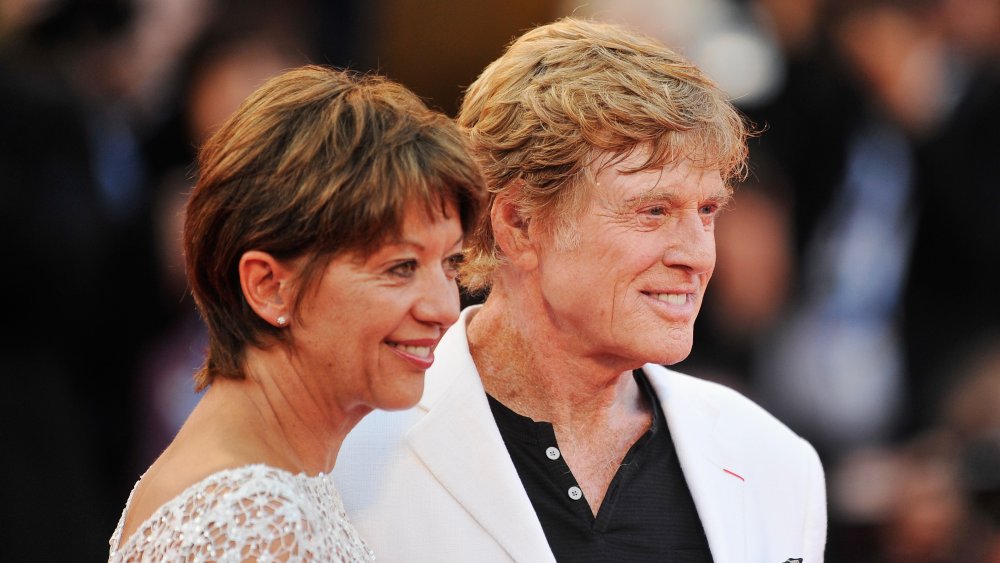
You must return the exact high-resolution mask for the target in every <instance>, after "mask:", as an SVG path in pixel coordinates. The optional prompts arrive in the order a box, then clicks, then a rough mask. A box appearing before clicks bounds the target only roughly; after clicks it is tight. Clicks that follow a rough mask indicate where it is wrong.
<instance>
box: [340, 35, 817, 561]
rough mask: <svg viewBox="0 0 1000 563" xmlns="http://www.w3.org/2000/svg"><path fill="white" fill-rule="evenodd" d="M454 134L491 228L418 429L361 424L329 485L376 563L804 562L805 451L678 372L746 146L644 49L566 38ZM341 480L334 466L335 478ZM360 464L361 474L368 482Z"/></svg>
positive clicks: (729, 398) (712, 94)
mask: <svg viewBox="0 0 1000 563" xmlns="http://www.w3.org/2000/svg"><path fill="white" fill-rule="evenodd" d="M459 123H460V124H461V125H462V126H463V127H465V128H467V129H468V131H469V134H470V135H471V138H472V140H473V146H474V148H475V150H476V151H477V153H478V156H479V158H480V160H481V162H482V163H483V164H484V168H485V170H486V176H487V179H488V183H489V187H490V191H491V194H492V197H491V211H490V214H489V215H488V216H485V217H484V220H483V222H482V223H481V224H480V225H479V226H478V230H477V231H476V235H475V237H474V239H473V241H472V244H471V245H470V251H469V256H468V262H467V264H466V265H465V266H463V278H462V280H463V284H464V285H465V286H466V287H467V288H468V289H469V290H470V291H472V292H474V293H475V292H488V294H487V295H486V300H485V303H484V304H483V305H481V306H472V307H468V308H466V309H465V310H464V311H463V313H462V316H461V317H460V319H459V322H458V323H457V324H456V325H455V326H454V327H453V328H452V329H451V330H449V332H448V333H447V334H446V335H445V337H444V339H443V340H442V343H441V346H440V348H439V350H438V363H437V364H436V365H435V366H434V368H433V369H431V370H429V371H428V379H427V389H426V391H425V393H424V395H423V398H422V399H421V402H420V403H419V405H418V406H417V407H416V408H413V409H410V410H408V411H405V412H403V413H386V414H384V415H382V413H380V414H379V415H378V416H376V417H374V418H372V417H369V418H367V419H366V420H365V421H363V422H362V423H361V425H360V426H359V427H358V429H357V431H356V432H354V433H352V434H351V435H350V436H349V437H348V439H347V440H346V441H345V443H344V449H343V454H344V456H345V457H344V459H345V463H341V464H338V466H337V468H336V477H337V480H338V483H339V484H340V485H341V490H342V492H343V494H344V498H345V504H346V506H347V508H348V512H349V514H350V515H351V518H352V520H353V521H354V522H356V524H357V525H358V527H359V529H360V530H362V533H363V534H364V535H365V536H366V537H367V538H369V541H371V542H372V545H373V546H374V547H375V550H376V551H377V552H379V553H380V554H381V556H382V557H384V558H385V559H387V560H398V561H405V560H415V559H416V560H435V561H468V560H476V559H482V560H490V561H500V560H503V561H506V560H515V561H553V560H566V561H618V560H630V561H663V560H685V561H713V560H714V561H719V562H726V561H742V560H753V561H786V560H788V559H790V558H793V559H794V558H804V560H806V561H820V560H822V558H823V548H824V542H825V538H826V502H825V489H824V480H823V469H822V467H821V465H820V462H819V459H818V457H817V456H816V453H815V451H814V450H813V449H812V447H811V446H810V445H809V444H808V443H807V442H805V441H804V440H803V439H801V438H800V437H798V436H796V435H795V434H793V433H792V432H790V431H789V430H788V429H787V428H786V427H784V426H783V425H782V424H781V423H779V422H777V421H776V420H775V419H774V418H773V417H771V415H769V414H767V413H766V412H764V411H763V410H762V409H760V408H759V407H758V406H756V405H755V404H753V403H752V402H750V401H749V400H747V399H746V398H745V397H743V396H741V395H740V394H738V393H736V392H734V391H733V390H731V389H728V388H725V387H722V386H720V385H717V384H715V383H710V382H706V381H703V380H699V379H696V378H693V377H689V376H686V375H683V374H680V373H678V372H674V371H670V370H667V369H665V368H664V367H663V365H662V364H673V363H676V362H678V361H680V360H682V359H683V358H684V357H686V356H687V355H688V353H689V352H690V350H691V343H692V331H693V324H694V320H695V317H696V316H697V314H698V310H699V308H700V306H701V301H702V297H703V295H704V292H705V289H706V285H707V283H708V281H709V279H710V278H711V276H712V272H713V269H714V266H715V238H714V237H715V235H714V228H715V219H716V216H717V215H718V214H719V212H720V211H721V209H722V208H723V207H724V206H725V205H726V203H727V202H728V201H729V198H730V189H731V188H730V185H729V183H728V182H729V181H730V180H732V179H733V178H736V177H739V176H740V173H741V172H742V169H743V164H744V159H745V156H746V145H745V142H746V134H747V131H746V128H745V125H744V123H743V121H742V119H741V117H740V116H739V114H738V113H737V111H736V110H735V108H733V106H732V105H731V103H730V101H729V99H728V97H727V96H726V95H725V94H724V93H723V92H721V91H720V90H719V88H718V87H717V86H716V84H715V83H714V82H712V81H710V80H709V79H708V78H707V77H706V76H705V75H704V74H703V73H702V72H701V71H700V70H699V69H698V68H697V67H695V66H694V65H693V64H691V63H689V62H688V61H687V60H686V59H684V58H682V57H680V56H679V55H677V54H676V53H674V52H673V51H671V50H669V49H667V48H666V47H664V46H663V45H662V44H660V43H658V42H656V41H655V40H652V39H650V38H648V37H647V36H644V35H640V34H638V33H634V32H632V31H629V30H627V29H625V28H622V27H619V26H612V25H606V24H600V23H595V22H590V21H586V20H579V19H573V18H567V19H562V20H558V21H556V22H554V23H551V24H548V25H543V26H539V27H537V28H534V29H532V30H529V31H528V32H526V33H524V34H523V35H521V36H520V37H519V38H518V39H516V40H515V41H514V42H513V43H511V44H510V45H509V46H508V48H507V49H506V51H505V52H504V53H503V55H502V56H501V57H500V58H499V59H497V60H496V61H494V62H493V63H491V64H490V65H489V66H487V68H486V69H485V70H484V71H483V72H482V74H481V75H480V77H479V78H478V79H477V80H476V81H475V82H474V83H473V84H472V85H471V86H470V87H469V89H468V91H467V93H466V95H465V98H464V100H463V102H462V110H461V112H460V114H459ZM348 460H349V461H348ZM373 464H374V469H373Z"/></svg>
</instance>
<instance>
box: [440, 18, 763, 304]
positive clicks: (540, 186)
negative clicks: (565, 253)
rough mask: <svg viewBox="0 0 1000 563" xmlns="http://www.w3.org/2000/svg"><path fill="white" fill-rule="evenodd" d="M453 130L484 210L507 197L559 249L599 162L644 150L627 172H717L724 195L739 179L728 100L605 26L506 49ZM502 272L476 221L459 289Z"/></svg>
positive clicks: (650, 48)
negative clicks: (474, 168) (464, 144)
mask: <svg viewBox="0 0 1000 563" xmlns="http://www.w3.org/2000/svg"><path fill="white" fill-rule="evenodd" d="M458 123H459V125H460V126H462V127H463V128H464V129H465V130H466V132H467V133H468V134H469V136H470V139H471V141H472V147H473V151H474V152H475V154H476V157H477V159H478V160H479V162H480V165H481V166H482V168H483V172H484V174H485V175H486V181H487V187H488V189H489V192H490V194H489V205H492V204H493V201H494V200H495V199H496V197H497V196H499V195H501V194H502V195H504V196H505V197H508V198H510V199H511V200H512V201H513V202H514V203H515V204H516V205H517V206H518V207H519V209H520V210H521V212H522V214H523V215H524V216H525V217H526V218H528V219H529V220H531V221H536V222H537V221H541V223H539V224H541V225H545V226H546V227H547V228H550V229H551V231H552V232H553V233H554V234H555V235H556V237H555V238H556V241H557V243H562V244H572V240H573V229H572V223H573V218H574V217H576V216H577V215H578V213H579V211H580V210H582V208H583V206H584V205H585V203H586V201H587V195H588V194H589V186H591V185H592V183H593V176H594V175H595V173H596V172H597V170H594V168H595V167H594V166H592V165H593V164H594V162H595V160H596V159H597V158H598V157H599V156H601V155H606V154H608V153H610V154H612V155H615V156H617V157H619V158H615V159H611V162H616V161H620V160H621V159H622V158H625V157H627V156H628V155H630V154H632V153H633V152H634V151H636V150H641V151H643V153H644V154H646V155H647V158H646V159H645V161H644V162H643V163H642V164H640V165H639V166H638V167H636V168H634V169H631V170H629V171H631V172H637V171H640V170H647V169H652V168H662V167H663V166H666V165H669V164H671V163H675V162H678V161H679V160H681V159H687V160H689V161H690V162H692V163H693V164H694V165H695V166H697V167H699V168H701V169H704V170H719V171H720V172H721V173H722V176H723V179H724V180H725V181H726V182H727V184H729V183H731V182H732V181H733V180H734V179H737V178H742V177H743V176H744V175H745V173H746V157H747V147H746V139H747V136H748V134H749V129H748V126H747V124H746V123H745V121H744V120H743V118H742V117H741V116H740V114H739V113H738V112H737V111H736V109H735V108H734V107H733V105H732V103H731V102H730V100H729V98H728V96H727V95H726V94H725V93H724V92H723V91H722V90H720V89H719V87H718V86H717V85H716V84H715V83H714V82H713V81H712V80H711V79H709V78H708V77H707V76H706V75H705V74H704V73H702V72H701V71H700V70H699V69H698V68H697V67H695V66H694V65H693V64H691V63H690V62H688V61H687V60H685V59H684V58H683V57H681V56H680V55H678V54H677V53H675V52H673V51H672V50H670V49H668V48H667V47H665V46H664V45H662V44H660V43H659V42H657V41H655V40H654V39H652V38H650V37H647V36H644V35H641V34H639V33H635V32H633V31H630V30H627V29H625V28H623V27H620V26H617V25H611V24H606V23H597V22H593V21H588V20H582V19H576V18H565V19H561V20H558V21H556V22H554V23H551V24H548V25H543V26H540V27H537V28H534V29H532V30H530V31H528V32H527V33H525V34H524V35H522V36H520V37H519V38H517V39H515V40H514V41H513V42H512V43H511V44H510V45H509V46H508V47H507V49H506V51H505V52H504V53H503V55H502V56H501V57H500V58H499V59H497V60H496V61H494V62H493V63H491V64H490V65H489V66H488V67H486V69H485V70H484V71H483V72H482V74H480V75H479V77H478V78H477V79H476V81H475V82H473V83H472V85H471V86H469V88H468V89H467V91H466V94H465V97H464V99H463V102H462V107H461V109H460V111H459V115H458ZM605 165H606V164H605ZM502 263H503V256H502V252H501V251H500V249H499V248H498V247H497V244H496V241H495V239H494V238H493V232H492V225H491V221H490V217H489V213H486V214H484V215H483V216H482V218H481V220H480V222H479V224H478V226H477V227H476V229H475V230H474V232H473V234H472V236H471V239H470V241H469V249H468V252H467V256H466V262H465V264H464V266H463V271H462V283H463V285H464V286H465V287H466V289H467V290H469V291H470V292H472V293H482V292H485V291H487V290H488V289H489V288H490V286H491V285H492V281H493V276H494V274H495V271H496V269H497V268H498V267H499V266H500V265H501V264H502Z"/></svg>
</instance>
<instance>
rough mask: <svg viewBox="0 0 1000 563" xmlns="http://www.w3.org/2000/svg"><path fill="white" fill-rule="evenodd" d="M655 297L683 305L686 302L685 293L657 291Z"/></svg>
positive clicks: (665, 301) (672, 303)
mask: <svg viewBox="0 0 1000 563" xmlns="http://www.w3.org/2000/svg"><path fill="white" fill-rule="evenodd" d="M655 297H656V298H657V299H659V300H660V301H663V302H664V303H670V304H671V305H683V304H685V303H687V294H685V293H657V294H656V295H655Z"/></svg>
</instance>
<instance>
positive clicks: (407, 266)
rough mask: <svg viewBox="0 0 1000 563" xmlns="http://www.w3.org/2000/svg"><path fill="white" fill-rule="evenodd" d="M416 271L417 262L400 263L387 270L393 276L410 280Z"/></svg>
mask: <svg viewBox="0 0 1000 563" xmlns="http://www.w3.org/2000/svg"><path fill="white" fill-rule="evenodd" d="M416 271H417V261H416V260H407V261H405V262H400V263H399V264H396V265H395V266H393V267H392V268H389V273H390V274H392V275H394V276H399V277H401V278H411V277H413V274H414V273H415V272H416Z"/></svg>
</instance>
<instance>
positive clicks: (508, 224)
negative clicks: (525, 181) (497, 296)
mask: <svg viewBox="0 0 1000 563" xmlns="http://www.w3.org/2000/svg"><path fill="white" fill-rule="evenodd" d="M490 222H491V223H492V227H493V238H494V239H495V240H496V242H497V246H499V247H500V250H501V251H502V252H503V254H504V256H505V257H506V258H507V260H508V261H509V262H510V263H511V264H512V265H514V266H515V267H517V268H519V269H522V270H531V269H534V268H535V267H537V266H538V255H537V253H536V251H535V246H534V241H533V240H532V238H531V232H532V230H530V229H529V228H528V227H529V223H530V218H529V217H527V216H526V215H525V214H524V212H523V211H522V210H521V208H520V207H519V206H518V205H517V204H516V203H515V202H514V201H512V198H511V197H509V196H506V195H504V194H500V195H498V196H497V197H496V198H495V199H494V200H493V205H492V207H490Z"/></svg>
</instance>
